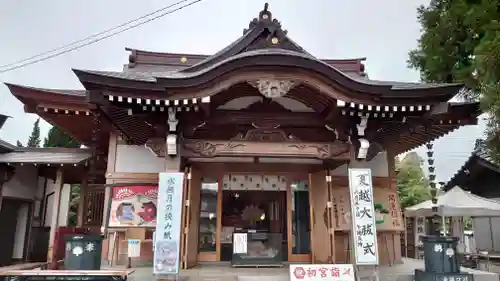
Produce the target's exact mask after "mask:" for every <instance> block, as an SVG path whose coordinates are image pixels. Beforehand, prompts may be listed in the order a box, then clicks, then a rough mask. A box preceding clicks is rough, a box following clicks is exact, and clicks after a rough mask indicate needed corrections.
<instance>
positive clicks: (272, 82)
mask: <svg viewBox="0 0 500 281" xmlns="http://www.w3.org/2000/svg"><path fill="white" fill-rule="evenodd" d="M248 84H250V85H252V86H253V87H255V88H257V89H258V90H259V92H260V93H261V94H262V95H263V96H264V97H266V98H270V99H273V98H281V97H283V96H284V95H286V94H288V92H289V91H290V90H291V89H292V88H293V87H295V86H297V83H296V82H295V81H292V80H287V79H272V78H262V79H258V80H255V81H248Z"/></svg>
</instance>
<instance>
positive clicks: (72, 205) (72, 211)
mask: <svg viewBox="0 0 500 281" xmlns="http://www.w3.org/2000/svg"><path fill="white" fill-rule="evenodd" d="M79 205H80V185H79V184H73V185H71V191H70V195H69V214H68V226H76V225H77V216H78V206H79Z"/></svg>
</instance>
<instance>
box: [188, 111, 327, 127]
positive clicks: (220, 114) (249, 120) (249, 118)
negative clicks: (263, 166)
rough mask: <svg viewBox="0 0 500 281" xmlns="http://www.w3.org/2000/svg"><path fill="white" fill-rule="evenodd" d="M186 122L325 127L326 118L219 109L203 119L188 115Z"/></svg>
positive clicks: (308, 114)
mask: <svg viewBox="0 0 500 281" xmlns="http://www.w3.org/2000/svg"><path fill="white" fill-rule="evenodd" d="M185 117H186V118H185V122H186V123H187V124H189V125H191V126H198V125H199V124H200V123H201V122H206V123H207V124H210V125H230V124H239V125H251V124H260V123H274V124H279V125H281V126H297V127H301V126H307V127H310V126H314V127H318V126H319V127H324V125H325V124H326V123H325V120H324V119H322V118H321V117H320V116H319V115H318V114H317V113H309V112H289V113H284V112H283V113H275V112H274V113H273V112H243V111H236V110H218V111H215V112H212V113H211V115H210V116H209V117H208V118H207V119H205V120H201V119H200V118H199V117H196V116H193V115H188V116H185Z"/></svg>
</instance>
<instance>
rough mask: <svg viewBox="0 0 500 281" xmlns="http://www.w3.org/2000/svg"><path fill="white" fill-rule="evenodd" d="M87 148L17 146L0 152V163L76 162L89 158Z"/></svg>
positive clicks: (90, 154) (89, 153)
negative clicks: (2, 152)
mask: <svg viewBox="0 0 500 281" xmlns="http://www.w3.org/2000/svg"><path fill="white" fill-rule="evenodd" d="M90 156H92V153H91V152H90V150H88V149H79V148H19V149H17V150H15V151H12V152H8V153H4V154H0V163H33V164H78V163H80V162H83V161H85V160H87V159H88V158H90Z"/></svg>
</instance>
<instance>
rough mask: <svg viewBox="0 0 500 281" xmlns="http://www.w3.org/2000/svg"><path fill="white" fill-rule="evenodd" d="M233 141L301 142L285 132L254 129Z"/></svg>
mask: <svg viewBox="0 0 500 281" xmlns="http://www.w3.org/2000/svg"><path fill="white" fill-rule="evenodd" d="M231 140H232V141H268V142H296V141H299V140H298V139H297V138H295V137H294V136H292V135H287V134H286V132H284V131H283V130H277V129H265V128H264V129H261V128H258V129H254V130H248V131H247V132H246V133H245V134H243V133H239V134H238V135H236V136H235V137H234V138H232V139H231Z"/></svg>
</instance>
